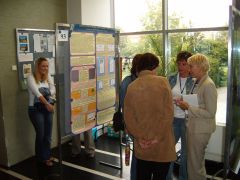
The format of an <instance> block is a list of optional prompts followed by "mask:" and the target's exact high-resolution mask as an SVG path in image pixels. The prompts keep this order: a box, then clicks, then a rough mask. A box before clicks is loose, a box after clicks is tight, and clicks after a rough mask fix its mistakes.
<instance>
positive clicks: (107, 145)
mask: <svg viewBox="0 0 240 180" xmlns="http://www.w3.org/2000/svg"><path fill="white" fill-rule="evenodd" d="M58 152H59V149H58V148H56V149H53V156H54V157H55V158H56V161H57V160H58V159H59V158H60V157H59V155H58V154H59V153H58ZM119 152H120V146H119V142H118V139H115V138H109V137H107V136H105V135H103V136H101V137H100V138H99V139H98V140H97V141H96V155H95V157H94V158H88V157H87V156H86V155H85V152H84V151H82V152H81V153H80V155H79V156H77V157H74V158H73V157H71V145H70V143H65V144H63V145H62V165H61V166H60V165H59V163H57V162H56V163H55V166H54V167H52V168H46V167H44V166H43V165H40V164H37V163H36V162H35V159H34V157H31V158H29V159H26V160H25V161H22V162H20V163H18V164H16V165H14V166H12V167H11V168H9V169H7V170H6V169H4V168H2V167H1V168H0V179H1V180H17V179H36V180H50V179H51V180H54V179H61V180H80V179H81V180H105V179H126V180H128V179H130V178H129V177H130V175H129V172H130V167H129V166H125V165H124V160H123V169H122V171H121V170H119V169H116V168H113V167H110V166H106V165H103V164H102V163H101V162H106V163H109V164H112V165H116V166H119V165H120V158H119ZM123 152H124V151H123ZM123 154H124V153H123ZM123 159H124V157H123ZM206 167H207V173H208V174H209V175H208V179H211V178H212V175H214V174H215V173H216V172H218V171H219V170H220V169H222V168H223V164H222V163H216V162H211V161H206ZM174 173H175V177H174V179H177V176H178V165H177V164H176V165H175V169H174ZM217 179H219V178H217ZM228 179H238V180H239V179H240V178H239V177H237V176H233V175H231V176H229V178H228Z"/></svg>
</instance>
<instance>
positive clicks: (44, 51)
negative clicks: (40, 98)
mask: <svg viewBox="0 0 240 180" xmlns="http://www.w3.org/2000/svg"><path fill="white" fill-rule="evenodd" d="M55 42H56V41H55V31H54V30H46V29H23V28H17V29H16V45H17V67H18V77H19V82H20V86H21V88H22V89H27V83H26V79H27V76H28V75H29V74H30V73H32V72H33V71H34V64H35V61H36V60H37V59H38V58H39V57H45V58H47V60H48V62H49V74H50V75H52V76H53V75H55Z"/></svg>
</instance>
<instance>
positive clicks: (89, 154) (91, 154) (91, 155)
mask: <svg viewBox="0 0 240 180" xmlns="http://www.w3.org/2000/svg"><path fill="white" fill-rule="evenodd" d="M87 156H88V157H89V158H94V157H95V154H94V153H88V154H87Z"/></svg>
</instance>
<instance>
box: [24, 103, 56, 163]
mask: <svg viewBox="0 0 240 180" xmlns="http://www.w3.org/2000/svg"><path fill="white" fill-rule="evenodd" d="M28 115H29V118H30V120H31V122H32V124H33V126H34V129H35V132H36V139H35V154H36V157H37V159H38V160H39V161H41V162H43V161H46V160H48V159H49V158H50V154H51V137H52V118H53V113H52V112H49V111H47V109H43V108H42V109H39V108H36V107H32V106H31V107H29V108H28Z"/></svg>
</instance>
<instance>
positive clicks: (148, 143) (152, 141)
mask: <svg viewBox="0 0 240 180" xmlns="http://www.w3.org/2000/svg"><path fill="white" fill-rule="evenodd" d="M138 143H139V145H140V146H141V148H142V149H149V148H151V147H152V146H153V145H154V144H157V143H158V140H157V139H147V140H146V139H139V140H138Z"/></svg>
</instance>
